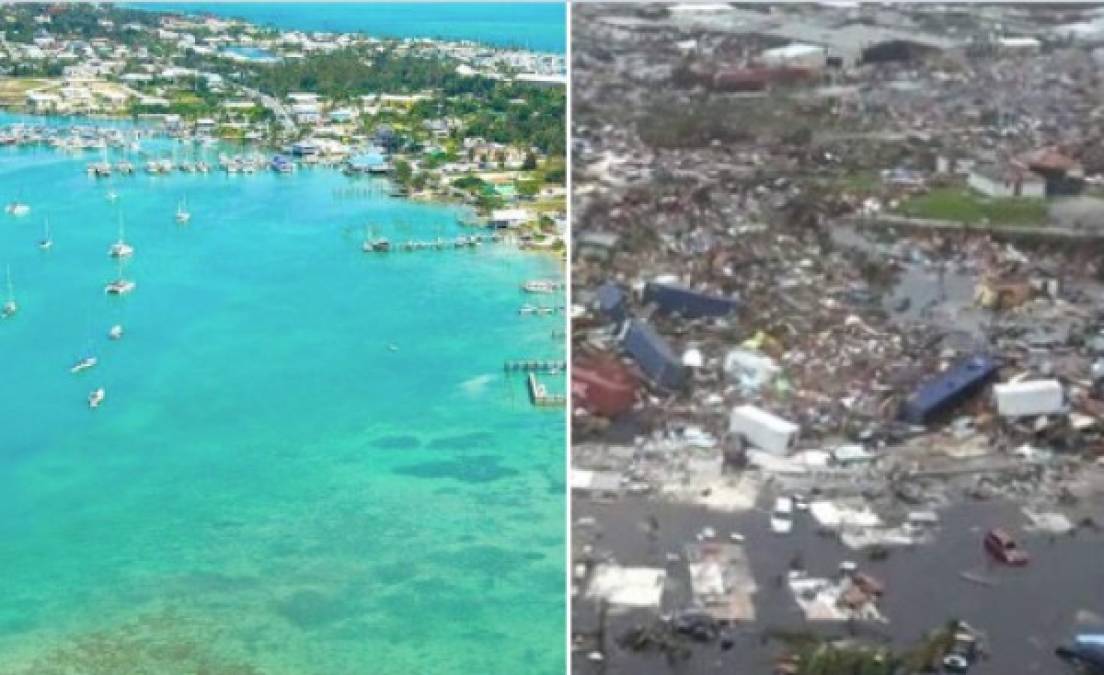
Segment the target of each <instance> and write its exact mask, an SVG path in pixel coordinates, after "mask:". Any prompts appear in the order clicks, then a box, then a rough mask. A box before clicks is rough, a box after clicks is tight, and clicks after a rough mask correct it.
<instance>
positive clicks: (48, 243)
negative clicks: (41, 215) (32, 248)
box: [38, 218, 54, 251]
mask: <svg viewBox="0 0 1104 675" xmlns="http://www.w3.org/2000/svg"><path fill="white" fill-rule="evenodd" d="M42 229H43V232H42V241H40V242H38V248H40V249H42V250H43V251H49V250H50V249H51V248H53V246H54V238H53V237H51V236H50V219H49V218H46V219H45V220H44V222H43V226H42Z"/></svg>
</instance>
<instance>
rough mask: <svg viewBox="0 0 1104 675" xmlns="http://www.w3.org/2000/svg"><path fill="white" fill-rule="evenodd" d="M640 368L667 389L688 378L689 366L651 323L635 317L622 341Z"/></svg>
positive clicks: (673, 387) (680, 384)
mask: <svg viewBox="0 0 1104 675" xmlns="http://www.w3.org/2000/svg"><path fill="white" fill-rule="evenodd" d="M621 345H622V347H623V348H624V349H625V351H626V352H627V353H628V354H629V356H631V357H632V358H633V360H634V361H636V364H637V365H638V366H640V370H641V371H643V373H644V374H645V375H647V376H648V378H649V379H650V380H652V382H654V383H655V384H656V385H658V386H660V387H663V388H664V389H678V388H679V387H681V386H682V384H683V382H685V381H686V369H685V368H684V367H683V365H682V363H681V362H680V361H679V358H678V357H677V356H675V353H674V351H672V350H671V347H670V345H668V344H667V341H666V340H664V339H663V338H662V337H661V336H660V335H659V334H658V333H656V332H655V330H654V329H653V328H652V327H651V326H649V325H648V324H646V323H644V322H643V321H640V320H639V319H633V320H632V321H630V322H629V325H628V327H627V328H626V330H625V336H624V337H623V338H622V341H621Z"/></svg>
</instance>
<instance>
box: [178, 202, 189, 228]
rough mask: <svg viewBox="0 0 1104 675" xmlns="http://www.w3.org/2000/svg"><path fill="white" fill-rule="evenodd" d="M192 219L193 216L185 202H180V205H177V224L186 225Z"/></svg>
mask: <svg viewBox="0 0 1104 675" xmlns="http://www.w3.org/2000/svg"><path fill="white" fill-rule="evenodd" d="M191 219H192V214H190V213H188V209H187V208H186V206H185V201H184V200H183V199H181V200H180V203H179V204H177V205H176V222H178V223H181V224H183V223H186V222H188V221H189V220H191Z"/></svg>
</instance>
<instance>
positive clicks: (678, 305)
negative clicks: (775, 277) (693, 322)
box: [644, 282, 738, 319]
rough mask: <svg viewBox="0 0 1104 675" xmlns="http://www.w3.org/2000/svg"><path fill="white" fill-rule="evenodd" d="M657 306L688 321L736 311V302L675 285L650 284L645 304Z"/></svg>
mask: <svg viewBox="0 0 1104 675" xmlns="http://www.w3.org/2000/svg"><path fill="white" fill-rule="evenodd" d="M653 303H654V304H655V305H656V306H657V307H658V308H659V311H661V312H663V313H665V314H678V315H679V316H683V317H686V318H687V319H697V318H700V317H704V316H725V315H727V314H731V313H732V312H735V311H736V308H737V307H738V305H737V303H736V301H735V300H733V299H731V298H724V297H720V296H716V295H708V294H706V293H699V292H698V291H692V290H690V289H688V288H683V287H681V286H675V285H673V284H659V283H654V282H652V283H648V284H647V285H646V286H645V287H644V304H653Z"/></svg>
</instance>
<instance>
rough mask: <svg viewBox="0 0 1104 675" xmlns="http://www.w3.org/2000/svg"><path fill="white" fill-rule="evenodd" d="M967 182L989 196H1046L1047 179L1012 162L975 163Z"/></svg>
mask: <svg viewBox="0 0 1104 675" xmlns="http://www.w3.org/2000/svg"><path fill="white" fill-rule="evenodd" d="M966 184H967V185H969V186H970V187H971V188H973V189H975V190H977V191H978V192H980V193H981V194H983V195H986V196H988V197H1045V196H1046V181H1044V180H1043V179H1042V177H1040V176H1038V175H1036V174H1034V173H1031V172H1030V171H1028V170H1027V169H1024V168H1021V167H1018V166H1014V165H1011V164H995V163H978V164H975V165H974V166H973V168H971V169H970V173H969V175H968V176H967V178H966Z"/></svg>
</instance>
